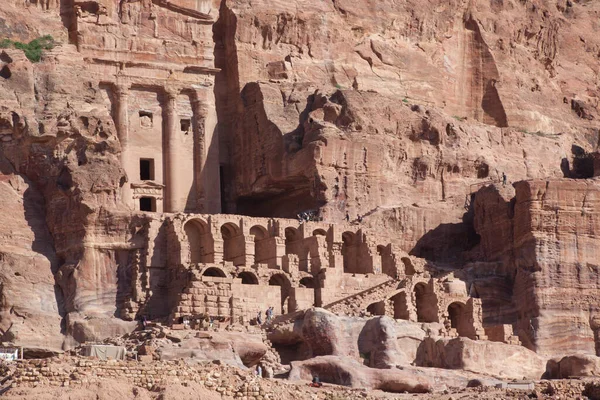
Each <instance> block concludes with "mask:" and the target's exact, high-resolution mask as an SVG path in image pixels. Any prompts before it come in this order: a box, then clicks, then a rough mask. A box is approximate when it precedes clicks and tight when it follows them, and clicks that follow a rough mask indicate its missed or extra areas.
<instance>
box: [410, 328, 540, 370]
mask: <svg viewBox="0 0 600 400" xmlns="http://www.w3.org/2000/svg"><path fill="white" fill-rule="evenodd" d="M416 364H417V365H420V366H427V367H437V368H446V369H460V370H465V371H469V372H473V373H478V374H486V375H490V376H494V377H496V378H500V379H540V378H541V377H542V375H543V374H544V372H545V370H546V363H545V360H544V359H542V358H541V357H540V356H538V355H537V354H535V353H534V352H533V351H531V350H528V349H526V348H524V347H522V346H514V345H508V344H504V343H497V342H490V341H480V340H477V341H476V340H471V339H468V338H457V339H452V340H444V339H442V340H438V341H435V342H434V341H429V340H426V341H424V342H423V346H422V347H421V348H420V349H419V355H418V356H417V360H416Z"/></svg>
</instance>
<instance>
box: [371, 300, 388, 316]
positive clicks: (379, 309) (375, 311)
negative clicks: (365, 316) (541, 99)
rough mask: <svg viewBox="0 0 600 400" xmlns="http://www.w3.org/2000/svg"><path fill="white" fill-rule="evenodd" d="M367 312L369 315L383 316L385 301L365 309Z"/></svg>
mask: <svg viewBox="0 0 600 400" xmlns="http://www.w3.org/2000/svg"><path fill="white" fill-rule="evenodd" d="M367 311H368V312H369V313H371V315H385V301H378V302H377V303H373V304H371V305H369V306H368V307H367Z"/></svg>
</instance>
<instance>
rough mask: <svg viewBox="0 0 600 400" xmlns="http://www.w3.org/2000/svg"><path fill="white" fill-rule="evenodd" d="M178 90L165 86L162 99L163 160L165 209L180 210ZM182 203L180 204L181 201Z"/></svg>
mask: <svg viewBox="0 0 600 400" xmlns="http://www.w3.org/2000/svg"><path fill="white" fill-rule="evenodd" d="M178 95H179V91H178V90H176V89H171V88H167V89H165V92H164V99H163V127H164V134H163V135H164V144H165V148H164V160H165V168H164V175H165V186H166V187H165V211H166V212H181V211H184V209H185V199H183V200H182V199H181V198H180V197H181V196H180V193H179V189H180V182H179V176H180V174H182V173H184V171H180V170H179V168H178V165H177V164H178V163H177V160H178V155H179V154H178V153H179V146H178V140H177V139H178V138H177V119H178V118H177V96H178ZM182 202H183V203H184V204H181V203H182Z"/></svg>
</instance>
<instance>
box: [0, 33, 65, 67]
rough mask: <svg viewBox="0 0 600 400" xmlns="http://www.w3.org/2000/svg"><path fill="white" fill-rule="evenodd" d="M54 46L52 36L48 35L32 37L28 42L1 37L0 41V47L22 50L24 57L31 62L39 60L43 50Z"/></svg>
mask: <svg viewBox="0 0 600 400" xmlns="http://www.w3.org/2000/svg"><path fill="white" fill-rule="evenodd" d="M55 46H56V42H55V41H54V38H53V37H52V36H50V35H45V36H42V37H39V38H37V39H33V40H32V41H31V42H29V43H22V42H16V41H12V40H10V39H3V40H2V41H0V49H7V48H9V47H14V48H15V49H19V50H23V52H24V53H25V57H27V58H28V59H29V61H31V62H34V63H36V62H39V61H40V60H41V59H42V54H43V53H44V50H52V49H53V48H54V47H55Z"/></svg>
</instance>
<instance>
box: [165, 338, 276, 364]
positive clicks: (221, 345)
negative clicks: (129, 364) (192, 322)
mask: <svg viewBox="0 0 600 400" xmlns="http://www.w3.org/2000/svg"><path fill="white" fill-rule="evenodd" d="M266 352H267V346H265V345H264V343H263V342H262V340H261V338H260V336H256V335H249V334H241V333H229V332H219V333H216V332H214V333H213V332H211V333H210V334H208V333H206V334H203V335H202V336H201V337H186V338H184V339H182V340H181V341H178V342H177V343H173V342H170V341H165V342H163V343H162V344H161V345H160V346H159V347H158V349H157V353H158V354H159V356H160V359H161V360H165V361H169V360H178V359H182V358H183V359H189V360H193V361H197V362H203V361H213V360H221V361H222V362H224V363H227V364H230V365H233V366H236V367H240V368H243V367H244V366H246V367H250V366H253V365H256V363H257V362H258V361H259V360H260V359H261V358H262V357H263V356H264V355H265V354H266Z"/></svg>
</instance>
